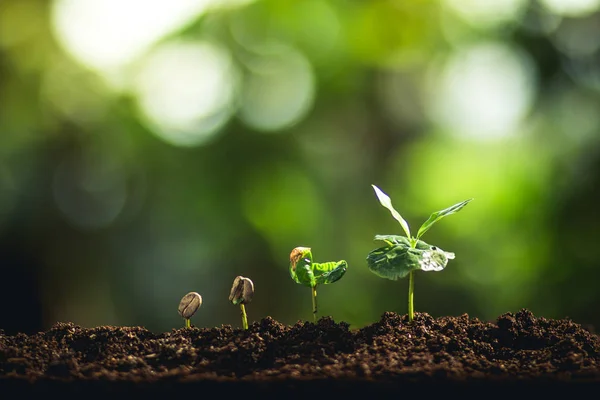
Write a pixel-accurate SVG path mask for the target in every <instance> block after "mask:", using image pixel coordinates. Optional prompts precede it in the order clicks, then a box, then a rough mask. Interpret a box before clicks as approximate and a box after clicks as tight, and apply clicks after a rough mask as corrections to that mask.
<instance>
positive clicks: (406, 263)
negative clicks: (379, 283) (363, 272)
mask: <svg viewBox="0 0 600 400" xmlns="http://www.w3.org/2000/svg"><path fill="white" fill-rule="evenodd" d="M419 242H420V243H418V244H417V245H418V248H411V247H410V245H407V244H405V243H398V244H392V245H387V246H384V247H381V248H378V249H375V250H373V251H371V252H370V253H369V254H368V256H367V265H368V267H369V270H371V272H373V273H374V274H375V275H377V276H379V277H382V278H387V279H391V280H397V279H400V278H404V277H406V276H407V275H408V274H409V273H410V272H411V271H416V270H419V269H420V270H423V271H441V270H443V269H444V268H446V265H447V264H448V260H451V259H453V258H454V253H450V252H446V251H443V250H442V249H440V248H438V247H436V246H431V245H429V244H427V243H425V242H423V241H419Z"/></svg>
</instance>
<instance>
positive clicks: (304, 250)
mask: <svg viewBox="0 0 600 400" xmlns="http://www.w3.org/2000/svg"><path fill="white" fill-rule="evenodd" d="M312 264H313V262H312V252H311V250H310V248H309V247H296V248H295V249H294V250H292V252H291V253H290V276H291V277H292V279H293V280H294V281H295V282H296V283H299V284H301V285H305V286H309V287H314V286H315V285H316V284H317V281H316V279H315V275H314V273H313V270H312Z"/></svg>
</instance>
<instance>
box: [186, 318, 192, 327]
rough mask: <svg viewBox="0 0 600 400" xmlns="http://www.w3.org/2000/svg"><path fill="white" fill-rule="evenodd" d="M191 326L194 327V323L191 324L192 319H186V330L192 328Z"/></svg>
mask: <svg viewBox="0 0 600 400" xmlns="http://www.w3.org/2000/svg"><path fill="white" fill-rule="evenodd" d="M191 326H192V323H191V322H190V319H189V318H186V319H185V327H186V328H190V327H191Z"/></svg>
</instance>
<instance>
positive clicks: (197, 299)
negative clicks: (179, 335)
mask: <svg viewBox="0 0 600 400" xmlns="http://www.w3.org/2000/svg"><path fill="white" fill-rule="evenodd" d="M201 305H202V296H200V295H199V294H198V293H196V292H189V293H188V294H186V295H185V296H183V298H182V299H181V301H180V302H179V308H178V311H179V315H181V316H182V317H183V319H185V327H186V328H189V327H191V323H190V318H192V315H194V314H195V313H196V311H198V309H199V308H200V306H201Z"/></svg>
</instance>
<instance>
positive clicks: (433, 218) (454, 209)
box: [417, 199, 473, 239]
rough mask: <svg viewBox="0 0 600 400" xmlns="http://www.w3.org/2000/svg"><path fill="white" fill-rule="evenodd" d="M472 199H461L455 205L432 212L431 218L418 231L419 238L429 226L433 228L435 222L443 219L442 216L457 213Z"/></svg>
mask: <svg viewBox="0 0 600 400" xmlns="http://www.w3.org/2000/svg"><path fill="white" fill-rule="evenodd" d="M471 200H473V199H468V200H465V201H461V202H460V203H457V204H455V205H453V206H451V207H448V208H446V209H444V210H441V211H436V212H434V213H433V214H431V216H430V217H429V219H428V220H427V221H425V222H424V223H423V225H421V227H420V228H419V232H418V233H417V239H418V238H420V237H421V236H423V234H424V233H425V232H427V231H428V230H429V228H431V227H432V226H433V224H435V223H436V222H438V221H439V220H440V219H442V218H444V217H446V216H448V215H451V214H454V213H457V212H459V211H460V210H462V208H463V207H464V206H466V205H467V204H468V203H469V202H470V201H471Z"/></svg>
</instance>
